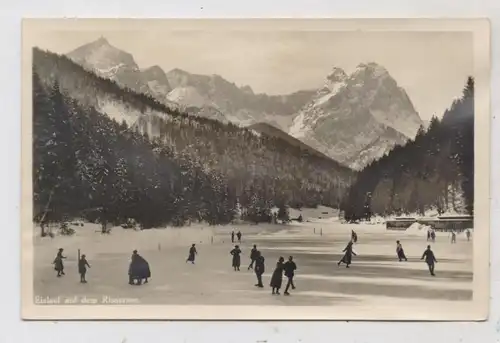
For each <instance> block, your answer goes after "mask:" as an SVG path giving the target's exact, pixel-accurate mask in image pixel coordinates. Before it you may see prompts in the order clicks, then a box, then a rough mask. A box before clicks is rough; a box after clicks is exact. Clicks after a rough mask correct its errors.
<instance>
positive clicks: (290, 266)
mask: <svg viewBox="0 0 500 343" xmlns="http://www.w3.org/2000/svg"><path fill="white" fill-rule="evenodd" d="M283 269H284V270H285V276H286V277H287V278H288V282H287V284H286V287H285V293H283V294H284V295H290V293H288V289H289V288H290V286H292V289H295V285H294V283H293V277H294V276H295V270H297V265H296V264H295V262H293V256H290V257H288V261H286V263H285V265H284V266H283Z"/></svg>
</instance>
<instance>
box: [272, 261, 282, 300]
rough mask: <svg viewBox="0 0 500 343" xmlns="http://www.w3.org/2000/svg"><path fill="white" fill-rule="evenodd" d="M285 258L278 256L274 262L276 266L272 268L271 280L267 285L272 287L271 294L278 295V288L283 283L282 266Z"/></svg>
mask: <svg viewBox="0 0 500 343" xmlns="http://www.w3.org/2000/svg"><path fill="white" fill-rule="evenodd" d="M283 262H285V259H284V258H283V257H282V256H280V258H279V260H278V262H277V263H276V268H275V269H274V272H273V275H272V276H271V282H270V283H269V286H271V288H272V294H273V295H274V294H276V295H279V294H280V288H281V285H282V283H283V267H284V263H283Z"/></svg>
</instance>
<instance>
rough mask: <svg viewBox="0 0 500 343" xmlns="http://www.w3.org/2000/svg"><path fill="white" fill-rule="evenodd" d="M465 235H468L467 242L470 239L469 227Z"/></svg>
mask: <svg viewBox="0 0 500 343" xmlns="http://www.w3.org/2000/svg"><path fill="white" fill-rule="evenodd" d="M465 235H466V236H467V242H468V241H470V231H469V229H467V230H465Z"/></svg>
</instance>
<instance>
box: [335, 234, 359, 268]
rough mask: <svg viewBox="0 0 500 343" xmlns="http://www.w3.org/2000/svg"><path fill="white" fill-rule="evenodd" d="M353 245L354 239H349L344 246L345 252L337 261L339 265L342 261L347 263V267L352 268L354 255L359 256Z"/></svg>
mask: <svg viewBox="0 0 500 343" xmlns="http://www.w3.org/2000/svg"><path fill="white" fill-rule="evenodd" d="M352 245H353V242H352V241H349V243H347V246H346V247H345V248H344V250H342V252H345V254H344V256H343V257H342V258H341V259H340V261H339V262H338V263H337V266H339V267H340V264H341V263H345V264H346V268H350V267H349V265H350V264H351V263H352V255H354V256H357V254H356V253H355V252H354V251H353V250H352Z"/></svg>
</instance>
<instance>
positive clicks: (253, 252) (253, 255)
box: [248, 244, 258, 270]
mask: <svg viewBox="0 0 500 343" xmlns="http://www.w3.org/2000/svg"><path fill="white" fill-rule="evenodd" d="M257 252H258V251H257V245H255V244H254V245H253V248H252V250H251V251H250V264H249V265H248V270H250V269H253V264H254V262H255V260H256V259H257Z"/></svg>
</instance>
